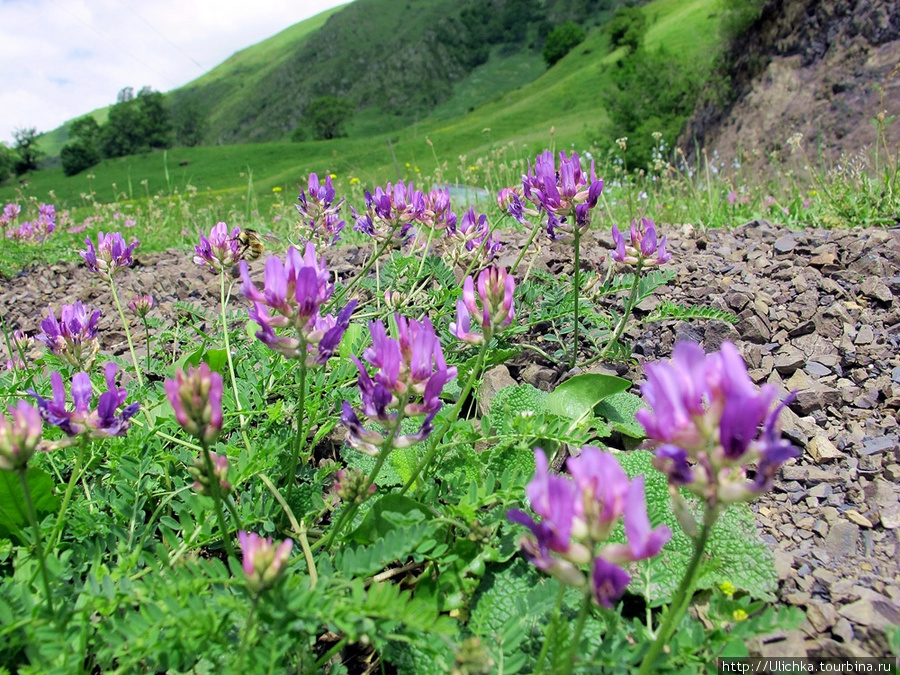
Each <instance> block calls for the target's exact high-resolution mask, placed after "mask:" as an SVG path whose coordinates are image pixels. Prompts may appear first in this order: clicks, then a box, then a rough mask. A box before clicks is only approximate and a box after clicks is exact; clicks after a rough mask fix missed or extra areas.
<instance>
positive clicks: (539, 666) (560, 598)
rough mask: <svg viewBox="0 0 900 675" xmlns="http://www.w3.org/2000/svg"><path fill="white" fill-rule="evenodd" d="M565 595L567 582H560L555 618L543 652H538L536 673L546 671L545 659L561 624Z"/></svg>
mask: <svg viewBox="0 0 900 675" xmlns="http://www.w3.org/2000/svg"><path fill="white" fill-rule="evenodd" d="M565 595H566V586H565V584H560V585H559V592H558V593H557V594H556V607H554V609H553V618H551V619H550V627H549V628H548V629H547V633H548V634H547V637H546V638H545V639H544V644H543V645H541V653H540V654H538V660H537V665H535V667H534V675H541V674H542V673H543V672H544V661H546V660H547V652H548V651H549V650H550V643H551V642H553V641H554V640H555V639H556V627H557V625H558V624H559V614H560V611H561V610H562V604H563V600H564V599H565Z"/></svg>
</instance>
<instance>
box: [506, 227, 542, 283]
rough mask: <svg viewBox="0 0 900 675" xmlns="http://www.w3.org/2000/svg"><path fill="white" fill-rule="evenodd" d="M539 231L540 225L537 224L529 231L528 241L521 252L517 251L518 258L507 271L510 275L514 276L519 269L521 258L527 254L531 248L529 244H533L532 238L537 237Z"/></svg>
mask: <svg viewBox="0 0 900 675" xmlns="http://www.w3.org/2000/svg"><path fill="white" fill-rule="evenodd" d="M540 230H541V224H540V223H538V224H537V225H535V226H534V228H533V229H532V230H531V236H530V237H528V241H527V242H526V243H525V246H523V247H522V250H521V251H519V257H518V258H516V262H514V263H513V266H512V267H511V268H510V269H509V273H510V274H515V273H516V270H517V269H519V263H520V262H522V258H524V257H525V254H526V253H527V252H528V249H530V248H531V244H532V243H533V242H534V238H535V237H536V236H537V233H538V232H540Z"/></svg>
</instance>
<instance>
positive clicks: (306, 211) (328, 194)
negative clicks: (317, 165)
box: [297, 173, 347, 246]
mask: <svg viewBox="0 0 900 675" xmlns="http://www.w3.org/2000/svg"><path fill="white" fill-rule="evenodd" d="M334 197H335V191H334V186H333V185H332V184H331V176H328V175H326V176H325V185H320V184H319V177H318V176H317V175H316V174H314V173H311V174H309V184H308V191H307V192H306V193H304V192H303V190H302V189H301V190H300V196H299V197H297V201H298V202H300V203H299V204H297V211H298V212H299V213H300V218H301V221H300V223H299V227H301V228H306V233H305V234H303V233H301V236H300V239H301V241H302V242H304V243H305V242H312V243H314V244H316V245H318V246H334V245H335V244H336V243H337V242H339V241H340V239H341V237H340V234H341V231H342V230H343V229H344V226H345V225H346V224H347V223H346V222H344V221H343V220H341V217H340V212H341V206H343V204H344V201H345V200H344V199H341V200H340V201H339V202H338V203H337V204H335V203H334Z"/></svg>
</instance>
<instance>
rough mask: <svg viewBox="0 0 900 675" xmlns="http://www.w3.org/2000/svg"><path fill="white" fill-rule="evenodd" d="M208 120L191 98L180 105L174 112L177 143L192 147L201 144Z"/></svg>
mask: <svg viewBox="0 0 900 675" xmlns="http://www.w3.org/2000/svg"><path fill="white" fill-rule="evenodd" d="M208 127H209V122H208V121H207V119H206V117H205V116H204V114H203V112H202V111H201V110H200V106H199V105H197V103H196V102H194V101H193V100H189V101H187V102H186V103H184V104H183V105H181V106H180V107H179V108H178V109H177V112H176V114H175V140H176V141H177V142H178V144H179V145H183V146H185V147H187V148H193V147H195V146H198V145H201V144H202V143H203V139H204V138H205V136H206V131H207V128H208Z"/></svg>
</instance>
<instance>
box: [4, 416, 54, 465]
mask: <svg viewBox="0 0 900 675" xmlns="http://www.w3.org/2000/svg"><path fill="white" fill-rule="evenodd" d="M9 414H10V416H11V419H7V417H6V415H3V414H0V470H3V471H24V470H25V469H26V467H27V466H28V460H30V459H31V457H32V455H34V451H35V449H36V448H37V446H38V443H39V442H40V440H41V434H42V433H43V425H42V424H41V415H40V413H39V412H38V410H37V408H35V407H34V406H32V405H30V404H29V403H27V402H25V401H19V402H18V403H17V404H16V406H15V407H13V406H10V407H9Z"/></svg>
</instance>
